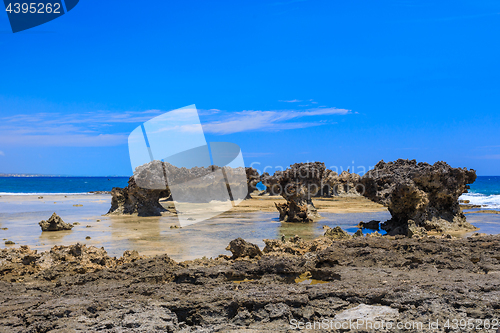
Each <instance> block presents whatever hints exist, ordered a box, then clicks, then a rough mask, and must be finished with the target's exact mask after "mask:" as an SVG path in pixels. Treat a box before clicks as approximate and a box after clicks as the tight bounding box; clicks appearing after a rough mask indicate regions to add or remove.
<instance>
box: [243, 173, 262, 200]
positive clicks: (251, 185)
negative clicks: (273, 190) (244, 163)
mask: <svg viewBox="0 0 500 333" xmlns="http://www.w3.org/2000/svg"><path fill="white" fill-rule="evenodd" d="M245 173H246V176H247V187H248V194H247V196H246V199H251V198H252V196H251V194H252V193H253V192H255V191H257V190H258V189H257V184H258V183H260V182H261V176H260V175H259V172H258V171H257V170H255V169H254V168H245Z"/></svg>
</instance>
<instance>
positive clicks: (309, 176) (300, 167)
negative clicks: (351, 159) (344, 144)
mask: <svg viewBox="0 0 500 333" xmlns="http://www.w3.org/2000/svg"><path fill="white" fill-rule="evenodd" d="M330 173H333V171H331V170H328V169H326V167H325V164H324V163H320V162H311V163H296V164H293V165H291V166H290V168H288V169H286V170H285V171H276V172H275V173H274V175H273V176H272V177H270V176H268V177H265V178H264V182H265V183H264V184H265V185H266V186H268V187H269V188H270V189H271V191H273V192H275V193H277V194H280V195H281V196H282V197H283V198H285V200H286V203H283V204H275V205H276V208H277V209H278V211H279V214H280V217H279V219H280V221H284V222H312V221H314V220H316V219H319V218H320V217H321V216H320V215H319V214H318V211H317V210H316V208H315V207H314V204H313V202H312V197H314V196H316V195H317V194H318V192H320V191H321V190H322V188H323V185H324V179H325V178H327V177H328V175H329V174H330Z"/></svg>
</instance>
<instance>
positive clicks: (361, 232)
mask: <svg viewBox="0 0 500 333" xmlns="http://www.w3.org/2000/svg"><path fill="white" fill-rule="evenodd" d="M353 237H363V231H362V230H361V229H358V231H356V232H355V233H354V235H353Z"/></svg>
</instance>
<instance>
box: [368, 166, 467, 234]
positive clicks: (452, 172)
mask: <svg viewBox="0 0 500 333" xmlns="http://www.w3.org/2000/svg"><path fill="white" fill-rule="evenodd" d="M475 180H476V172H475V171H474V170H468V169H466V168H452V167H450V166H449V165H448V164H447V163H445V162H437V163H435V164H434V165H430V164H427V163H417V162H416V161H415V160H411V161H410V160H402V159H400V160H397V161H395V162H389V163H385V162H384V161H380V162H379V163H378V164H377V165H376V166H375V168H374V169H373V170H371V171H370V172H368V173H367V174H366V175H365V176H364V177H363V178H362V179H361V180H360V182H361V183H362V184H363V185H364V187H365V189H364V190H365V191H364V194H363V195H364V196H365V197H367V198H369V199H370V200H373V201H375V202H377V203H380V204H383V205H384V206H386V207H387V208H388V209H389V212H390V213H391V215H392V219H391V220H389V221H387V222H385V223H384V224H382V226H381V227H382V229H384V230H386V231H387V232H388V233H389V234H391V235H395V234H404V235H409V236H411V235H414V234H422V233H425V231H438V232H443V231H447V230H472V229H474V227H473V226H472V225H471V224H469V223H468V222H467V221H466V219H465V215H464V214H463V213H462V211H461V210H460V206H459V203H458V198H459V197H460V195H462V194H463V193H467V190H468V189H469V188H470V187H469V186H468V184H472V183H473V182H474V181H475ZM409 225H410V228H409ZM409 229H410V230H409ZM410 234H411V235H410Z"/></svg>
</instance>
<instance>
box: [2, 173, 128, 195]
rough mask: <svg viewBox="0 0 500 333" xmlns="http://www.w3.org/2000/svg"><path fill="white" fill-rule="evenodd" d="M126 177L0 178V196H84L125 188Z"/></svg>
mask: <svg viewBox="0 0 500 333" xmlns="http://www.w3.org/2000/svg"><path fill="white" fill-rule="evenodd" d="M128 179H129V178H128V177H0V195H9V194H10V195H30V194H31V195H33V194H38V195H43V194H47V195H48V194H85V193H89V192H96V191H111V190H112V189H113V187H125V186H127V182H128Z"/></svg>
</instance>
